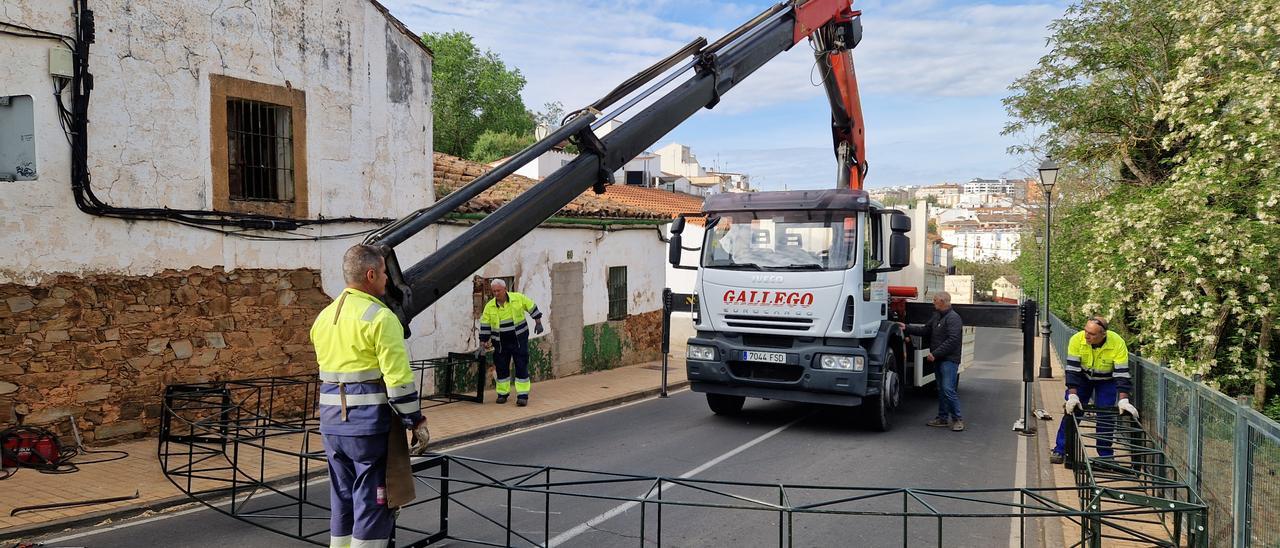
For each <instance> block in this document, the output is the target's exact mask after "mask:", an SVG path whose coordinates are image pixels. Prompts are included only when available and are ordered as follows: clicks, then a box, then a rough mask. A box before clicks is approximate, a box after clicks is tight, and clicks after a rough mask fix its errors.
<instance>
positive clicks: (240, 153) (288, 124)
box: [227, 99, 293, 202]
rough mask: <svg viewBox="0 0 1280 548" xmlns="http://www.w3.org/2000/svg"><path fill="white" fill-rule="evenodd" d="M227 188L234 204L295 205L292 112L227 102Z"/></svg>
mask: <svg viewBox="0 0 1280 548" xmlns="http://www.w3.org/2000/svg"><path fill="white" fill-rule="evenodd" d="M227 188H228V192H229V193H230V197H231V199H232V200H257V201H267V202H291V201H293V112H292V109H290V108H289V107H287V106H282V105H273V104H270V103H262V102H259V101H247V100H244V99H228V100H227Z"/></svg>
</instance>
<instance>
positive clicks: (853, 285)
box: [365, 0, 910, 428]
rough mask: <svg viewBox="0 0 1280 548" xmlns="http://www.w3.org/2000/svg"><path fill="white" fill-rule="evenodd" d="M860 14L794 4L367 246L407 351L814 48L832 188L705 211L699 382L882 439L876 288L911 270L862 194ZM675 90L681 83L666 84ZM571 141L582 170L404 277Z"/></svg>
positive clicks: (892, 364) (695, 48)
mask: <svg viewBox="0 0 1280 548" xmlns="http://www.w3.org/2000/svg"><path fill="white" fill-rule="evenodd" d="M860 15H861V13H860V12H858V11H855V10H853V9H852V6H851V0H790V1H786V2H781V3H778V4H775V5H773V6H771V7H769V8H768V9H766V10H764V11H763V12H761V13H760V14H758V15H757V16H755V17H754V18H752V19H751V20H750V21H747V22H746V23H744V24H743V25H741V26H739V27H738V28H736V29H734V30H732V31H730V32H729V33H728V34H726V35H725V36H723V37H721V38H720V39H718V40H716V41H715V42H711V43H708V42H707V40H706V39H705V38H698V39H696V40H693V41H692V42H690V43H689V44H687V45H685V46H684V47H682V48H680V50H678V51H676V52H675V53H673V54H671V55H670V56H668V57H667V58H665V59H663V60H661V61H659V62H657V63H655V64H654V65H652V66H650V67H648V68H647V69H645V70H644V71H641V72H640V73H637V74H636V75H634V76H632V77H631V78H629V79H627V80H626V81H624V82H623V83H621V84H620V85H618V86H617V87H616V88H615V89H613V90H612V91H610V92H609V93H608V94H606V95H605V96H604V97H602V98H601V99H599V100H597V101H596V102H594V103H592V104H590V105H588V106H587V107H585V108H582V109H580V110H577V111H575V112H573V113H571V114H570V115H569V116H567V117H566V119H565V120H564V122H563V124H562V125H561V126H560V127H559V128H557V129H556V130H554V131H552V132H550V134H548V135H547V136H546V137H545V138H543V139H541V140H539V141H538V142H536V143H534V144H532V145H530V146H529V147H528V148H526V149H524V150H522V151H520V152H519V153H517V154H515V155H514V156H512V157H511V158H510V159H509V160H508V161H507V162H505V163H503V164H502V165H500V166H498V167H496V168H494V169H493V170H491V171H489V172H488V173H486V174H484V175H482V176H480V177H478V178H477V179H475V180H474V181H472V182H471V183H468V184H467V185H465V186H463V187H462V188H460V189H458V190H456V191H454V192H453V193H451V194H449V195H448V196H446V197H444V198H443V199H441V200H439V201H437V202H436V203H435V204H433V205H431V206H430V207H426V208H423V209H420V210H418V211H415V212H413V213H411V214H409V215H407V216H405V217H403V218H401V219H398V220H396V221H394V222H392V223H390V224H388V225H387V226H385V227H382V228H381V229H379V230H377V231H375V232H373V233H371V234H370V235H369V236H368V237H367V238H366V240H365V243H367V244H370V245H374V246H376V247H377V248H378V249H379V251H380V253H381V254H382V255H383V256H384V257H385V258H386V264H387V273H388V281H387V296H386V302H387V304H388V306H389V308H391V309H392V310H393V311H394V312H395V313H396V315H397V316H398V317H399V319H400V321H401V323H403V324H404V326H405V333H406V336H408V334H409V322H410V320H411V319H412V318H413V317H414V316H416V315H417V314H419V313H421V312H422V311H423V310H425V309H427V308H428V307H430V306H431V305H432V304H433V303H435V302H436V301H437V300H439V299H440V298H441V297H442V296H444V295H445V294H446V293H447V292H448V291H449V290H450V289H452V288H453V287H455V286H457V285H458V284H459V283H461V282H463V281H465V280H467V279H468V278H469V277H470V276H471V275H472V274H473V273H474V272H476V271H477V270H479V269H480V268H481V267H482V266H484V264H485V263H487V262H488V261H490V260H492V259H493V258H494V257H496V256H497V255H498V254H499V253H501V252H502V251H503V250H505V249H507V248H508V247H510V246H511V245H512V244H514V243H515V242H516V241H517V240H519V239H520V238H521V237H523V236H524V235H525V234H527V233H529V232H530V231H532V230H533V229H534V228H536V227H537V226H538V225H539V224H540V223H542V222H543V221H545V220H546V219H548V218H549V217H551V216H552V215H554V214H555V213H556V212H557V211H558V210H560V209H561V208H562V207H564V206H565V205H566V204H568V203H569V202H570V201H571V200H573V199H574V198H575V197H577V196H578V195H579V194H581V193H583V192H585V191H586V190H587V189H592V190H594V191H595V192H596V193H602V192H604V191H605V187H606V185H608V184H611V183H612V178H613V175H612V174H613V173H614V172H615V171H617V170H618V169H620V168H621V167H622V166H623V165H624V164H625V163H626V162H628V161H629V160H631V159H632V158H634V157H635V156H637V155H638V154H640V153H641V152H643V151H644V150H645V149H646V148H648V147H650V146H651V145H653V144H654V143H655V142H656V141H657V140H658V139H660V138H662V136H663V135H665V134H667V133H668V132H669V131H671V130H672V129H674V128H675V127H676V126H677V125H679V124H680V123H682V122H683V121H684V120H686V119H687V118H689V117H690V116H692V115H693V114H695V113H696V112H697V111H698V110H700V109H703V108H708V109H709V108H713V107H715V106H716V104H717V103H719V101H720V98H721V96H723V95H724V94H725V93H727V92H729V91H730V90H732V89H733V88H734V87H735V86H736V85H737V84H738V83H740V82H742V81H743V80H744V79H746V78H747V77H749V76H750V75H751V74H752V73H754V72H755V71H756V70H757V69H759V68H760V67H761V66H763V65H764V64H765V63H768V62H769V61H770V60H772V59H773V58H774V57H776V56H777V55H778V54H780V53H782V52H784V51H787V50H789V49H791V47H792V46H794V45H796V44H798V43H800V42H801V41H803V40H808V41H809V43H810V45H811V46H812V48H813V51H814V56H815V62H816V63H817V67H818V73H819V74H821V76H822V80H823V87H824V89H825V90H826V95H827V98H828V100H829V103H830V106H831V113H832V114H831V134H832V141H833V152H834V154H835V157H836V163H837V173H836V176H835V180H836V185H835V188H833V189H830V190H823V191H799V192H768V193H765V192H762V193H756V194H743V195H738V194H727V195H720V196H713V197H712V198H710V199H708V200H707V201H706V211H707V213H708V214H709V215H711V216H712V220H711V224H710V227H711V229H710V230H708V231H707V239H706V241H705V245H704V248H705V250H706V251H705V253H704V256H703V258H702V264H701V271H700V275H699V277H698V284H699V287H700V289H701V294H702V295H705V296H706V297H707V298H705V299H703V300H702V301H701V305H700V306H701V310H700V316H699V320H698V333H697V336H696V337H694V338H692V339H690V341H689V348H690V349H693V350H691V351H690V356H689V361H688V365H689V374H690V379H691V380H692V382H693V387H694V390H697V391H699V392H705V393H706V394H707V398H708V402H709V403H710V404H711V407H712V409H713V410H714V411H716V412H718V413H719V412H732V411H733V410H735V409H736V408H740V407H741V405H742V400H743V398H745V397H748V396H750V397H767V398H775V399H786V400H796V401H807V402H818V403H832V404H838V405H848V406H853V405H864V407H867V408H870V409H872V410H874V411H875V413H873V415H874V416H875V417H878V419H876V420H878V421H879V422H878V423H877V424H878V425H879V427H881V428H887V425H888V413H889V411H891V410H892V408H893V406H894V405H896V402H897V398H898V394H900V391H901V381H900V378H901V376H902V373H903V365H902V361H903V356H904V351H905V349H904V348H903V336H902V333H901V331H900V330H899V329H898V328H897V326H896V324H894V323H892V322H888V321H886V307H887V302H886V299H887V294H886V293H885V292H884V291H883V288H884V285H883V284H882V283H881V282H879V281H878V279H877V276H878V275H879V274H881V273H884V272H888V271H890V270H893V269H898V268H902V267H903V266H905V265H906V262H907V256H908V252H907V248H908V247H909V244H908V241H907V237H906V235H905V233H906V232H907V231H908V230H909V229H910V220H909V219H908V218H907V217H906V216H905V215H902V214H899V213H896V212H894V211H892V210H888V209H884V208H882V207H880V206H879V204H876V203H875V202H872V201H871V200H870V199H869V198H868V196H867V194H866V192H864V191H863V190H862V181H863V178H865V176H866V174H867V163H866V159H865V150H864V144H863V122H862V111H861V105H860V102H859V96H858V87H857V79H856V77H855V74H854V70H853V57H852V51H853V48H855V47H856V46H857V45H858V43H859V42H860V40H861V39H862V24H861V19H860ZM690 73H692V74H690ZM686 75H688V76H687V77H686ZM679 78H685V79H684V80H683V81H682V82H679V83H676V84H673V83H674V82H676V80H677V79H679ZM640 105H647V106H644V107H643V108H642V109H641V110H640V111H639V112H638V113H636V114H635V115H634V116H631V117H630V119H628V120H626V121H625V122H621V123H620V124H619V125H617V126H616V127H614V128H613V129H612V131H609V132H608V133H607V134H605V135H604V136H603V137H599V136H597V134H596V132H595V130H596V129H598V128H600V127H601V126H603V125H604V124H606V123H609V122H611V121H613V120H615V119H617V118H618V117H619V116H620V115H621V114H623V113H624V112H627V111H630V110H631V109H635V108H640ZM606 111H607V112H606ZM566 140H568V141H570V142H572V143H574V144H575V145H577V147H578V149H579V151H580V153H579V154H578V156H577V157H576V158H575V159H574V160H572V161H570V162H569V163H568V164H566V165H565V166H563V167H561V168H560V169H559V170H557V171H556V172H554V173H552V174H551V175H549V176H548V177H546V178H545V179H543V180H542V181H541V182H539V183H538V184H536V185H534V186H533V187H531V188H530V189H529V190H527V191H525V192H524V193H522V194H520V195H519V196H517V197H516V198H514V199H512V200H511V201H510V202H508V203H507V204H506V205H504V206H503V207H501V208H499V209H498V210H497V211H495V212H494V213H493V214H491V215H489V216H487V217H485V218H484V219H483V220H481V221H479V222H478V223H476V224H475V225H473V226H472V227H471V228H469V229H468V230H467V232H466V233H464V234H463V235H461V236H459V237H458V238H455V239H454V240H452V241H450V242H448V243H447V244H445V245H444V246H442V247H440V248H439V249H437V250H436V251H435V252H433V253H432V254H430V255H429V256H428V257H426V258H424V259H422V260H421V261H419V262H417V263H416V264H414V265H412V266H410V267H409V268H407V269H405V268H402V267H401V264H400V262H399V258H398V257H397V256H396V253H395V248H396V246H397V245H398V244H400V243H402V242H404V241H405V240H407V239H408V238H410V237H412V236H413V235H415V234H418V233H419V232H421V231H422V230H424V229H426V228H427V227H429V226H431V225H432V224H434V223H436V222H437V221H439V220H441V219H442V218H444V217H445V216H446V215H448V214H449V213H451V212H452V211H454V210H455V209H456V208H457V207H459V206H460V205H462V204H464V203H466V202H467V201H468V200H470V199H472V198H474V197H475V196H477V195H479V194H480V193H481V192H483V191H484V190H486V189H488V188H489V187H491V186H493V185H494V184H496V183H497V182H499V181H501V180H502V179H503V178H505V177H506V176H507V175H510V174H511V173H514V172H515V171H516V170H517V169H518V168H520V167H521V166H523V165H525V164H527V163H529V162H531V161H533V160H535V159H536V158H537V157H538V156H540V155H541V154H543V153H544V152H546V151H547V150H550V149H551V148H552V147H554V146H556V145H558V144H560V143H562V142H564V141H566ZM682 226H683V219H678V220H677V221H676V222H675V223H673V240H674V242H673V246H674V247H673V249H676V250H678V249H679V247H680V244H679V240H680V237H681V236H680V232H681V230H680V227H682Z"/></svg>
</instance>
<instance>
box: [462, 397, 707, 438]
mask: <svg viewBox="0 0 1280 548" xmlns="http://www.w3.org/2000/svg"><path fill="white" fill-rule="evenodd" d="M688 391H689V387H687V386H686V387H684V388H681V389H679V390H673V391H670V392H667V395H669V396H674V395H676V394H679V393H681V392H688ZM659 399H663V398H660V397H658V396H649V397H647V398H642V399H638V400H635V401H629V402H627V403H624V404H621V405H615V406H613V407H606V408H604V409H597V410H595V411H592V412H590V413H582V414H581V415H573V416H571V417H566V418H563V419H558V420H554V421H551V422H547V423H543V424H539V425H537V426H530V427H528V428H521V429H519V430H513V431H511V432H507V433H505V434H498V435H496V436H492V437H488V438H482V439H478V440H475V441H469V442H467V443H464V444H462V445H455V446H453V447H450V448H448V449H446V450H444V451H439V453H442V454H443V453H452V452H454V451H457V450H459V449H466V448H468V447H473V446H476V445H481V444H485V443H489V442H491V441H497V440H500V439H503V438H509V437H511V436H516V435H519V434H524V433H526V432H532V431H534V430H539V429H542V428H546V427H548V426H555V425H557V424H564V423H566V422H570V421H576V420H578V419H585V418H587V417H591V416H594V415H599V414H601V413H608V412H610V411H616V410H618V409H622V408H625V407H631V406H633V405H638V404H641V403H646V402H651V401H655V400H659Z"/></svg>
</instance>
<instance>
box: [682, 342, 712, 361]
mask: <svg viewBox="0 0 1280 548" xmlns="http://www.w3.org/2000/svg"><path fill="white" fill-rule="evenodd" d="M686 355H687V356H688V357H689V359H691V360H702V361H715V359H716V349H715V347H712V346H701V345H697V344H691V345H689V346H688V348H687V349H686Z"/></svg>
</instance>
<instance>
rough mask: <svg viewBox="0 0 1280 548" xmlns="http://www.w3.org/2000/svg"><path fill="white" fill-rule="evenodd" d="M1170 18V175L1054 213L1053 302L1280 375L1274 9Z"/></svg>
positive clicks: (1231, 370)
mask: <svg viewBox="0 0 1280 548" xmlns="http://www.w3.org/2000/svg"><path fill="white" fill-rule="evenodd" d="M1130 3H1133V2H1130ZM1175 17H1176V19H1177V21H1178V22H1179V23H1181V24H1182V25H1183V27H1181V29H1180V30H1181V34H1180V35H1179V36H1178V38H1177V41H1176V50H1177V52H1178V57H1179V58H1180V59H1181V61H1180V62H1179V64H1178V65H1177V66H1176V70H1175V71H1174V73H1173V77H1172V78H1171V79H1170V80H1169V81H1168V82H1167V83H1165V84H1164V85H1163V87H1162V95H1161V102H1160V108H1159V109H1158V111H1157V113H1156V115H1155V118H1156V122H1158V123H1162V124H1164V126H1165V127H1167V129H1168V131H1167V132H1166V133H1165V134H1164V135H1163V136H1161V138H1160V143H1159V144H1160V146H1162V147H1163V148H1164V149H1165V150H1166V151H1167V152H1171V153H1172V161H1171V165H1170V166H1169V167H1170V168H1171V169H1170V171H1169V176H1168V178H1167V179H1165V180H1162V181H1157V182H1156V184H1152V185H1148V186H1140V185H1121V186H1119V187H1117V188H1114V189H1112V192H1111V193H1110V194H1108V195H1107V196H1106V197H1105V198H1103V199H1101V200H1098V201H1094V202H1091V203H1088V204H1083V205H1080V206H1077V207H1073V208H1071V209H1069V210H1068V211H1066V212H1065V215H1063V216H1062V217H1061V219H1060V220H1061V223H1055V224H1056V225H1057V226H1056V227H1055V234H1054V237H1055V240H1054V246H1055V247H1054V261H1055V263H1056V264H1055V273H1054V276H1055V278H1056V279H1055V289H1054V293H1053V298H1054V302H1053V304H1054V308H1055V310H1061V309H1062V307H1061V305H1063V304H1065V305H1066V308H1067V310H1066V311H1067V312H1068V316H1069V317H1070V318H1071V320H1072V321H1073V322H1079V321H1080V320H1082V319H1083V317H1084V316H1085V315H1087V314H1102V315H1104V316H1108V317H1110V318H1112V320H1113V323H1114V324H1115V325H1116V326H1117V328H1118V329H1120V330H1122V331H1124V332H1125V333H1126V334H1127V336H1128V339H1129V341H1130V345H1131V347H1136V349H1137V350H1138V351H1139V352H1140V353H1141V354H1143V355H1144V356H1146V357H1149V358H1152V359H1155V360H1161V361H1166V362H1168V363H1169V364H1170V366H1171V367H1174V368H1175V369H1177V370H1179V371H1180V372H1182V373H1185V374H1189V375H1194V374H1200V375H1204V376H1205V378H1206V379H1209V380H1210V382H1213V383H1215V384H1216V385H1218V386H1219V387H1220V388H1222V389H1223V390H1225V391H1227V392H1229V393H1242V392H1250V391H1253V390H1254V387H1255V385H1257V384H1258V383H1259V382H1262V383H1266V382H1267V381H1268V379H1270V380H1272V381H1274V380H1275V379H1274V376H1275V375H1276V368H1275V360H1273V357H1274V356H1275V350H1274V349H1275V348H1276V347H1277V346H1278V345H1277V342H1280V341H1278V340H1277V339H1280V337H1275V336H1272V337H1271V338H1270V342H1268V343H1267V346H1266V347H1262V346H1261V344H1260V343H1261V338H1262V337H1261V335H1262V332H1263V331H1264V329H1265V330H1267V331H1272V333H1273V334H1274V333H1275V329H1276V327H1277V326H1280V299H1278V298H1277V296H1276V295H1275V293H1274V292H1273V291H1272V289H1273V288H1275V287H1280V172H1277V169H1280V111H1277V107H1278V106H1280V9H1276V5H1275V2H1274V0H1237V1H1233V2H1217V1H1215V0H1194V1H1190V2H1185V3H1183V5H1182V6H1181V7H1180V8H1179V9H1178V10H1177V11H1176V15H1175ZM1135 114H1137V113H1135ZM1118 161H1119V160H1118V159H1117V160H1116V162H1118ZM1059 250H1062V253H1058V251H1059ZM1027 274H1031V275H1032V276H1034V272H1029V271H1027V270H1026V269H1024V275H1027ZM1035 277H1037V278H1038V276H1035ZM1059 286H1060V287H1061V288H1062V289H1061V290H1059V289H1058V287H1059ZM1259 363H1262V364H1264V367H1263V368H1259V367H1258V364H1259ZM1255 393H1256V392H1255Z"/></svg>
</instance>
